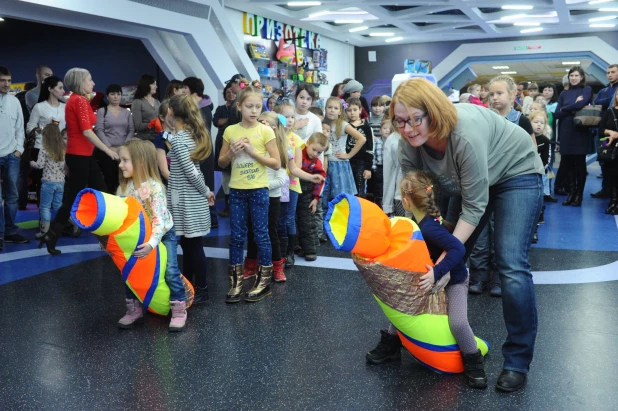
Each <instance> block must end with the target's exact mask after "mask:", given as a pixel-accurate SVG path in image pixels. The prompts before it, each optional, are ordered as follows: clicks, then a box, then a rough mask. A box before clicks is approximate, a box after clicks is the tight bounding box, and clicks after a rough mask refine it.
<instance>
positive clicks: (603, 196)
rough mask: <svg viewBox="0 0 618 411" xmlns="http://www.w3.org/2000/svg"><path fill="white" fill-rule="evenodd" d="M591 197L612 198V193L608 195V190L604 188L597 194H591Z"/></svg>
mask: <svg viewBox="0 0 618 411" xmlns="http://www.w3.org/2000/svg"><path fill="white" fill-rule="evenodd" d="M590 197H592V198H609V197H610V193H608V192H607V190H606V189H604V188H602V189H600V190H599V191H597V192H596V193H590Z"/></svg>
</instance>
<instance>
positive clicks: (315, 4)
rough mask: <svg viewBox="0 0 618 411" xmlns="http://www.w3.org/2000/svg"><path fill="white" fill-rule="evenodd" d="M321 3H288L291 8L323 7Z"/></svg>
mask: <svg viewBox="0 0 618 411" xmlns="http://www.w3.org/2000/svg"><path fill="white" fill-rule="evenodd" d="M321 5H322V2H321V1H288V6H290V7H303V6H321Z"/></svg>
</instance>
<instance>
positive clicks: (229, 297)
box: [225, 264, 244, 303]
mask: <svg viewBox="0 0 618 411" xmlns="http://www.w3.org/2000/svg"><path fill="white" fill-rule="evenodd" d="M227 275H228V277H229V279H230V290H229V291H228V292H227V294H226V295H225V302H226V303H237V302H239V301H240V297H241V296H242V283H243V280H244V277H243V265H242V264H234V265H228V266H227Z"/></svg>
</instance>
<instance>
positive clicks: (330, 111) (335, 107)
mask: <svg viewBox="0 0 618 411" xmlns="http://www.w3.org/2000/svg"><path fill="white" fill-rule="evenodd" d="M340 114H341V104H340V103H337V102H335V101H331V102H330V103H328V104H327V105H326V118H327V119H328V120H330V121H335V120H337V119H338V118H339V115H340Z"/></svg>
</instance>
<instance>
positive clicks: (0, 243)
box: [0, 238, 4, 251]
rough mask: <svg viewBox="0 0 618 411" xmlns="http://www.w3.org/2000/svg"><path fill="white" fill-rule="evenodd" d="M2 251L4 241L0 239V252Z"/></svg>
mask: <svg viewBox="0 0 618 411" xmlns="http://www.w3.org/2000/svg"><path fill="white" fill-rule="evenodd" d="M2 250H4V240H3V239H1V238H0V251H2Z"/></svg>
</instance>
